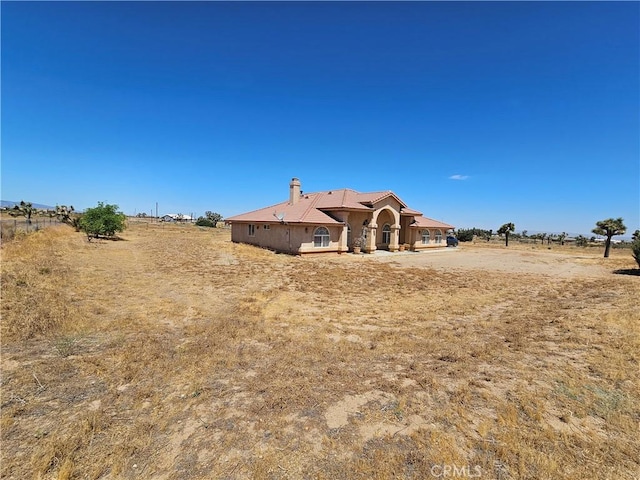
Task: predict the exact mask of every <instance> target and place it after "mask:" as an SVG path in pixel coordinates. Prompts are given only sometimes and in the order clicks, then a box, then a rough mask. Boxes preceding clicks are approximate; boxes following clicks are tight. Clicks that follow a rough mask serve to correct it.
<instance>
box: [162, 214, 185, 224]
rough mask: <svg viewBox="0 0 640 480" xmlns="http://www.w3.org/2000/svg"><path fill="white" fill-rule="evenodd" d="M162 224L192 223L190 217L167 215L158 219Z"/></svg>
mask: <svg viewBox="0 0 640 480" xmlns="http://www.w3.org/2000/svg"><path fill="white" fill-rule="evenodd" d="M160 221H162V222H192V221H193V219H192V218H191V215H180V214H179V213H167V214H166V215H163V216H162V217H160Z"/></svg>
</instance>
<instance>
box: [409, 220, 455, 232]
mask: <svg viewBox="0 0 640 480" xmlns="http://www.w3.org/2000/svg"><path fill="white" fill-rule="evenodd" d="M409 226H410V227H416V228H443V229H446V230H449V229H452V228H455V227H454V226H453V225H449V224H448V223H442V222H439V221H437V220H434V219H433V218H427V217H415V219H414V221H413V222H412V223H411V225H409Z"/></svg>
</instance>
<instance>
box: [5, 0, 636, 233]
mask: <svg viewBox="0 0 640 480" xmlns="http://www.w3.org/2000/svg"><path fill="white" fill-rule="evenodd" d="M1 21H2V33H1V35H2V78H1V80H2V166H1V168H2V192H1V196H2V199H4V200H17V201H19V200H22V199H24V200H26V201H32V202H34V203H43V204H49V205H55V204H73V205H74V206H76V208H80V209H81V208H86V207H91V206H94V205H95V204H96V203H97V202H98V201H104V202H108V203H116V204H118V205H119V206H120V207H121V209H122V210H123V211H124V212H125V213H127V214H134V213H137V212H147V213H151V211H152V210H153V211H155V204H156V202H158V203H159V212H160V213H161V214H163V213H184V214H188V213H194V214H196V215H202V214H203V213H204V211H205V210H213V211H217V212H219V213H221V214H222V215H223V216H225V217H226V216H231V215H234V214H238V213H242V212H244V211H248V210H253V209H255V208H259V207H263V206H267V205H270V204H273V203H277V202H280V201H284V200H286V199H287V198H288V184H289V180H290V179H291V178H292V177H298V178H300V180H301V182H302V189H303V190H304V191H307V192H313V191H318V190H329V189H337V188H344V187H348V188H353V189H355V190H359V191H376V190H393V191H394V192H395V193H396V194H398V195H399V196H400V197H401V198H402V199H403V200H404V201H405V202H406V203H407V204H409V206H411V207H412V208H416V209H419V210H421V211H422V212H423V213H424V214H425V215H426V216H429V217H432V218H435V219H439V220H443V221H446V222H448V223H452V224H454V225H456V226H458V227H463V228H464V227H474V226H475V227H481V228H493V229H494V230H495V229H497V228H498V227H499V226H500V225H502V224H503V223H506V222H514V223H515V225H516V230H517V231H521V230H523V229H526V230H529V231H547V232H559V231H567V232H574V233H588V232H589V231H590V230H591V229H592V228H593V227H594V226H595V222H596V221H598V220H602V219H604V218H609V217H623V218H624V219H625V223H626V225H627V227H628V229H629V231H633V230H635V229H637V228H640V113H639V112H640V94H639V91H640V51H639V50H640V35H639V29H640V27H639V25H640V3H638V2H618V3H611V2H566V3H565V2H469V3H467V2H404V3H387V2H257V3H253V2H189V3H187V2H182V3H177V2H176V3H174V2H68V3H66V2H65V3H58V2H43V3H39V2H6V1H3V2H2V4H1Z"/></svg>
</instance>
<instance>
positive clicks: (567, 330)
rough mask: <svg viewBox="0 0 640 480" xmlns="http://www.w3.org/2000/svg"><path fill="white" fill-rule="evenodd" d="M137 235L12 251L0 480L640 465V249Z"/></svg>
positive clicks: (59, 240)
mask: <svg viewBox="0 0 640 480" xmlns="http://www.w3.org/2000/svg"><path fill="white" fill-rule="evenodd" d="M123 239H124V240H123V241H119V242H107V241H103V242H98V243H96V242H92V243H87V242H86V240H85V238H84V237H83V236H82V235H81V234H76V233H74V232H73V231H72V230H71V229H68V228H66V227H62V228H59V229H48V230H46V231H41V232H37V233H36V234H33V235H29V236H27V237H25V238H21V239H18V240H17V241H15V242H12V243H11V244H8V245H6V246H4V247H3V249H2V314H3V315H2V423H1V426H2V477H3V478H16V479H18V478H20V479H22V478H58V479H63V478H92V479H107V478H109V479H115V478H157V479H198V478H229V479H235V478H238V479H240V478H260V479H261V478H292V479H294V478H318V479H335V478H363V479H369V478H380V479H386V478H416V479H423V478H435V476H436V475H438V474H440V475H442V472H443V468H444V467H449V468H451V469H453V468H454V467H455V468H457V469H458V471H457V473H458V474H459V475H458V476H459V477H460V476H462V475H460V474H461V473H464V474H466V475H467V477H469V476H471V475H476V474H477V473H480V477H477V478H486V479H493V478H499V479H510V478H513V479H542V478H567V479H582V478H603V479H604V478H611V479H633V478H637V476H638V475H640V463H639V461H638V458H640V441H639V440H638V438H639V435H640V365H639V360H640V306H639V305H638V301H637V299H638V298H639V297H640V277H634V276H629V275H614V274H612V273H611V270H612V269H614V268H616V269H625V268H633V266H634V261H633V259H632V258H631V256H630V255H627V254H626V253H627V252H625V255H623V254H622V253H620V252H616V251H614V252H613V256H612V258H611V259H609V260H608V261H604V260H603V259H600V258H599V256H600V255H601V252H599V251H598V252H595V251H594V252H593V253H590V252H588V253H584V252H582V253H580V255H576V259H575V261H576V262H577V264H579V265H589V266H591V267H603V266H604V265H606V268H604V267H603V268H602V269H601V273H600V274H599V276H595V277H594V276H593V275H589V276H580V275H577V274H575V275H573V276H571V277H562V278H556V277H554V276H553V267H550V268H551V269H550V270H549V274H547V275H541V274H533V273H521V274H513V273H507V272H501V271H494V270H490V269H477V268H476V269H472V268H469V269H457V270H456V272H455V275H445V274H443V273H442V272H441V271H436V270H434V269H432V268H430V267H429V266H426V265H422V266H420V267H417V266H411V265H407V264H399V263H394V262H383V261H379V260H378V259H375V258H362V257H355V256H351V255H349V256H346V255H343V256H335V257H322V258H321V257H304V258H300V257H290V256H286V255H277V254H274V253H272V252H268V251H264V250H259V249H256V248H253V247H250V246H246V245H236V244H232V243H231V242H230V241H229V234H228V232H227V231H224V230H210V229H198V228H197V227H194V226H192V225H187V226H171V225H165V226H160V225H154V224H136V225H133V226H132V228H131V229H130V230H128V231H125V233H124V234H123ZM469 248H475V247H469ZM509 248H511V246H510V247H509ZM484 250H487V251H490V250H488V247H484V246H483V247H481V248H480V247H479V248H477V251H478V255H482V254H483V253H482V252H483V251H484ZM492 251H494V250H492ZM553 253H554V252H549V253H548V255H553ZM541 258H543V257H541ZM544 258H546V257H544ZM531 261H532V262H540V261H541V260H540V259H539V258H538V257H532V259H531ZM445 280H446V281H445ZM461 469H466V470H461ZM453 473H455V472H454V471H453V470H451V476H453Z"/></svg>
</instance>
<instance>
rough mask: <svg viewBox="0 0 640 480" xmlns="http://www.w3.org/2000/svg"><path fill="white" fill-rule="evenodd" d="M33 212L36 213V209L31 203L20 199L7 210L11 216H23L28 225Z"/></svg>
mask: <svg viewBox="0 0 640 480" xmlns="http://www.w3.org/2000/svg"><path fill="white" fill-rule="evenodd" d="M34 213H36V209H35V208H33V204H32V203H31V202H25V201H24V200H20V203H19V204H18V205H14V206H13V208H12V209H11V210H9V215H11V216H12V217H25V218H26V219H27V223H28V224H29V225H31V216H32V215H33V214H34Z"/></svg>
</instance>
